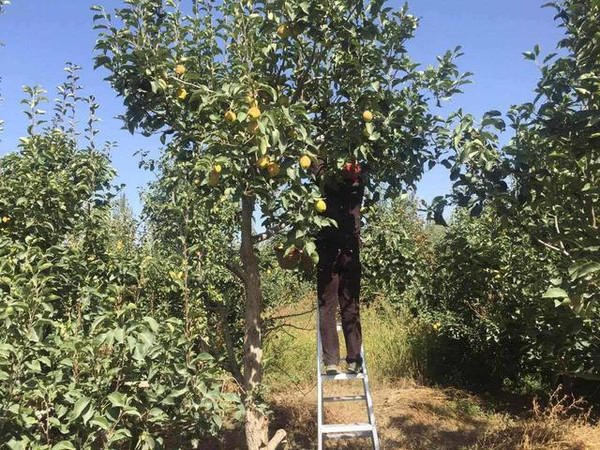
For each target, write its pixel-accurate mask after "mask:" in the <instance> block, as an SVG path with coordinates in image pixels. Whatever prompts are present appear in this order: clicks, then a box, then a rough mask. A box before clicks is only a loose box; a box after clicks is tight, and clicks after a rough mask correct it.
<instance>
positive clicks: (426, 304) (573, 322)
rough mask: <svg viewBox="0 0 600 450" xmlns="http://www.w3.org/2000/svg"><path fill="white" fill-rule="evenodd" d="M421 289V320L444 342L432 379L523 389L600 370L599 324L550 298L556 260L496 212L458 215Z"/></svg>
mask: <svg viewBox="0 0 600 450" xmlns="http://www.w3.org/2000/svg"><path fill="white" fill-rule="evenodd" d="M435 253H436V258H435V259H434V264H433V265H432V266H431V267H430V270H429V273H428V276H429V279H428V282H427V283H426V285H424V286H423V291H422V293H421V295H420V302H421V304H422V305H423V308H422V309H421V315H422V316H423V317H425V318H426V319H427V320H428V321H429V322H430V324H432V326H433V327H434V328H436V331H437V334H438V338H437V342H436V345H435V346H434V347H433V348H432V350H431V354H430V363H429V370H430V374H431V375H432V376H434V377H438V378H442V379H446V380H454V381H456V380H459V381H463V382H464V381H467V382H469V383H475V384H479V385H487V386H494V385H499V384H502V383H503V382H505V383H509V384H510V385H511V386H513V387H514V388H518V387H523V386H524V384H525V383H526V382H528V381H527V380H530V381H531V380H535V379H537V380H540V381H543V382H546V383H548V382H550V381H552V376H553V375H555V374H558V373H564V372H580V371H584V370H589V369H593V368H594V367H598V364H599V363H600V361H599V360H598V356H597V355H598V349H599V346H598V343H597V336H598V335H599V334H598V333H599V332H600V329H599V328H598V324H597V322H594V321H593V320H590V319H589V318H585V317H581V316H578V315H577V314H575V312H574V311H573V310H572V309H571V308H569V307H568V305H561V306H558V307H556V306H555V303H554V301H553V300H552V299H549V298H546V297H545V296H544V293H545V292H546V289H547V284H548V280H550V279H551V278H553V277H554V276H556V273H557V272H558V268H557V259H558V257H557V255H556V254H555V253H554V252H552V251H550V250H548V249H544V248H541V249H540V248H539V247H538V246H535V245H533V243H532V242H531V239H530V237H529V236H528V235H526V234H523V233H521V232H520V230H518V229H514V228H512V227H508V228H507V227H505V226H503V224H502V221H501V220H500V219H499V218H498V217H497V216H496V215H493V214H491V213H487V214H485V215H484V216H482V217H481V218H472V217H470V216H469V214H468V213H467V212H466V211H463V210H458V211H457V212H456V214H455V216H454V219H453V221H452V223H451V225H450V227H449V229H448V232H447V234H446V236H445V238H444V239H443V240H442V241H440V242H439V243H438V244H437V245H436V247H435Z"/></svg>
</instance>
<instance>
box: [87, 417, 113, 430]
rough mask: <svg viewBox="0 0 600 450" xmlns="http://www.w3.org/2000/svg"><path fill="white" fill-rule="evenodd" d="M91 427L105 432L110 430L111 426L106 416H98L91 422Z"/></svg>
mask: <svg viewBox="0 0 600 450" xmlns="http://www.w3.org/2000/svg"><path fill="white" fill-rule="evenodd" d="M90 425H95V426H97V427H100V428H102V429H103V430H108V429H109V427H110V425H109V422H108V419H107V418H106V417H104V416H96V417H94V418H93V419H92V420H90Z"/></svg>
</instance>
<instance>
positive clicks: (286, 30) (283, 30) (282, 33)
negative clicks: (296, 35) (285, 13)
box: [277, 22, 291, 39]
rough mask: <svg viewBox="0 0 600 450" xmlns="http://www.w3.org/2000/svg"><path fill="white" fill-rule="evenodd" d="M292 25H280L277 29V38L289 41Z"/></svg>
mask: <svg viewBox="0 0 600 450" xmlns="http://www.w3.org/2000/svg"><path fill="white" fill-rule="evenodd" d="M290 32H291V30H290V24H289V23H287V22H286V23H282V24H281V25H279V27H278V28H277V36H279V37H280V38H281V39H287V38H288V37H289V35H290Z"/></svg>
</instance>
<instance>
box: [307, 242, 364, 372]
mask: <svg viewBox="0 0 600 450" xmlns="http://www.w3.org/2000/svg"><path fill="white" fill-rule="evenodd" d="M358 247H359V244H358V238H353V239H351V240H349V241H346V243H345V244H342V245H339V244H336V243H335V242H328V241H323V240H321V241H317V250H318V252H319V265H318V267H317V293H318V297H319V314H320V317H321V324H320V325H321V326H320V328H321V329H320V331H321V339H322V343H323V358H324V360H325V364H339V360H340V343H339V339H338V333H337V329H336V312H337V303H338V302H339V304H340V310H341V315H342V330H343V332H344V340H345V341H346V361H347V362H348V363H351V362H356V361H359V360H360V348H361V346H362V333H361V328H360V314H359V308H358V300H359V296H360V275H361V266H360V255H359V248H358Z"/></svg>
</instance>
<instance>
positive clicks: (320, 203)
mask: <svg viewBox="0 0 600 450" xmlns="http://www.w3.org/2000/svg"><path fill="white" fill-rule="evenodd" d="M315 208H317V211H319V212H320V213H322V212H325V210H326V209H327V203H325V201H324V200H319V201H318V202H317V204H316V205H315Z"/></svg>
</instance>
